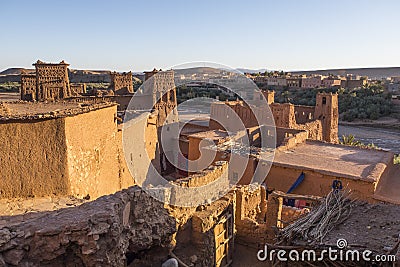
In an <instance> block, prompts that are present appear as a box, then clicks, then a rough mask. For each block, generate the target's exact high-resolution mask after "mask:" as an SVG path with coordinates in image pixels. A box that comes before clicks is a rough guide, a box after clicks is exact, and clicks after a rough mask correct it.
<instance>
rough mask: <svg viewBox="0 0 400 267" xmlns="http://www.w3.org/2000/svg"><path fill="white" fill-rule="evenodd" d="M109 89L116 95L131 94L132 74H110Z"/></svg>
mask: <svg viewBox="0 0 400 267" xmlns="http://www.w3.org/2000/svg"><path fill="white" fill-rule="evenodd" d="M110 76H111V79H110V80H111V83H110V88H111V89H112V90H113V91H114V92H115V93H116V94H129V93H133V77H132V72H127V73H126V72H124V73H117V72H111V73H110Z"/></svg>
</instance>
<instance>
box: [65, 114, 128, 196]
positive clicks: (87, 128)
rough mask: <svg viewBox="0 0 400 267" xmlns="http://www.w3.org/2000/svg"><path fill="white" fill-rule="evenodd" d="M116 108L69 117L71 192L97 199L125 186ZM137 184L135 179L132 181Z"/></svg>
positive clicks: (66, 123) (66, 122)
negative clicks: (120, 159) (120, 162)
mask: <svg viewBox="0 0 400 267" xmlns="http://www.w3.org/2000/svg"><path fill="white" fill-rule="evenodd" d="M115 118H116V108H115V106H113V107H108V108H103V109H100V110H97V111H95V112H88V113H83V114H79V115H76V116H73V117H66V118H65V132H66V140H67V155H68V172H69V180H70V184H71V193H72V194H73V195H76V196H77V197H84V196H86V195H87V194H89V195H90V197H93V198H97V197H99V196H102V195H105V194H111V193H114V192H116V191H118V190H120V189H121V188H122V180H121V179H120V176H119V164H118V161H119V155H118V152H119V149H118V143H119V142H120V141H121V140H120V139H119V138H118V136H117V125H116V120H115ZM132 184H133V181H132Z"/></svg>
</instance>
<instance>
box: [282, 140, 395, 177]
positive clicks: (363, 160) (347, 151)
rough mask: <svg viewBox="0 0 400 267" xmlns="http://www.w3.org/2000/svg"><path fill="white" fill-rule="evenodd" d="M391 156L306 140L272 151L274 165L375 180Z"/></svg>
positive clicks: (374, 151) (390, 159)
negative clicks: (290, 146)
mask: <svg viewBox="0 0 400 267" xmlns="http://www.w3.org/2000/svg"><path fill="white" fill-rule="evenodd" d="M392 160H393V154H392V153H390V152H386V151H382V150H375V149H363V148H358V147H351V146H344V145H336V144H330V143H324V142H319V141H307V142H306V143H304V144H299V145H298V146H296V147H294V148H293V149H289V150H286V151H276V153H275V158H274V165H276V166H282V167H289V168H298V169H302V170H314V171H317V172H319V173H322V174H327V175H333V176H337V177H343V178H350V179H357V180H365V181H368V182H376V181H378V180H379V178H380V177H381V175H382V173H383V171H384V170H385V169H386V166H387V165H388V164H390V162H391V161H392Z"/></svg>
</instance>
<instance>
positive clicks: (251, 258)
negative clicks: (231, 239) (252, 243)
mask: <svg viewBox="0 0 400 267" xmlns="http://www.w3.org/2000/svg"><path fill="white" fill-rule="evenodd" d="M257 252H258V249H256V248H253V247H249V246H245V245H242V244H238V243H235V250H234V253H233V262H232V267H269V266H272V264H271V263H269V262H267V261H259V260H258V259H257Z"/></svg>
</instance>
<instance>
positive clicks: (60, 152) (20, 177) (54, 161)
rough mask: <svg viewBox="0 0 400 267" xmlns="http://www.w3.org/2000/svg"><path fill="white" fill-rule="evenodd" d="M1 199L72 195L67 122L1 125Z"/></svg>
mask: <svg viewBox="0 0 400 267" xmlns="http://www.w3.org/2000/svg"><path fill="white" fill-rule="evenodd" d="M0 166H1V179H0V192H1V194H0V198H15V197H39V196H46V195H53V194H55V195H66V194H69V193H70V184H69V181H68V174H67V170H68V166H67V153H66V143H65V123H64V119H61V118H60V119H52V120H36V121H9V122H2V123H0Z"/></svg>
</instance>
